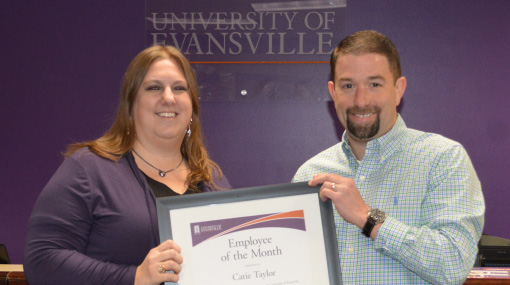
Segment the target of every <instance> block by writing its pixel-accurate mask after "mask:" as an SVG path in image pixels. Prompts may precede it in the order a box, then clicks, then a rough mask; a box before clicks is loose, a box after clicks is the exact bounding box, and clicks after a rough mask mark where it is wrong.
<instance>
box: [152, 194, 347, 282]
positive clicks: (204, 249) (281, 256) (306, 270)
mask: <svg viewBox="0 0 510 285" xmlns="http://www.w3.org/2000/svg"><path fill="white" fill-rule="evenodd" d="M231 191H237V190H230V191H226V192H231ZM202 195H203V196H206V195H204V194H198V195H196V196H202ZM317 195H318V194H317V193H315V192H313V191H312V192H311V193H306V194H302V195H293V196H285V197H271V198H260V199H255V200H248V201H242V200H240V201H238V200H237V199H236V201H234V202H226V203H213V204H206V205H197V206H190V207H184V208H178V209H171V208H170V209H167V210H166V213H165V215H167V218H168V219H169V224H170V225H171V226H170V231H171V235H172V237H171V238H172V239H173V240H174V241H175V242H177V243H178V244H179V245H180V246H181V249H182V251H181V255H182V256H183V259H184V262H183V264H182V271H181V273H180V274H179V282H178V284H179V285H199V284H208V285H214V284H239V285H248V284H254V285H255V284H257V285H261V284H262V285H284V284H301V285H308V284H339V283H332V282H330V276H329V274H328V272H329V268H328V260H327V257H326V254H327V253H326V247H325V243H324V232H323V223H322V218H321V211H320V203H321V202H320V201H318V197H317ZM191 196H195V195H191ZM200 204H201V203H200ZM159 215H161V212H160V209H158V216H159ZM160 227H161V225H160Z"/></svg>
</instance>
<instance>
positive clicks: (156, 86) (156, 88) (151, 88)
mask: <svg viewBox="0 0 510 285" xmlns="http://www.w3.org/2000/svg"><path fill="white" fill-rule="evenodd" d="M145 90H147V91H157V90H161V87H159V86H158V85H149V86H147V87H146V88H145Z"/></svg>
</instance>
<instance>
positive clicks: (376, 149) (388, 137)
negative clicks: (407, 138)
mask: <svg viewBox="0 0 510 285" xmlns="http://www.w3.org/2000/svg"><path fill="white" fill-rule="evenodd" d="M406 130H407V126H406V124H405V122H404V120H403V119H402V118H401V117H400V114H397V121H396V122H395V125H393V127H392V128H391V130H390V131H389V132H388V133H386V134H385V135H383V136H380V137H378V138H376V139H373V140H371V141H369V142H368V143H367V148H366V150H365V156H367V155H374V154H378V155H379V158H380V160H381V162H382V161H384V160H385V159H386V158H388V157H389V156H390V155H391V154H393V152H395V151H396V150H398V149H399V145H400V143H401V141H402V140H403V139H404V136H403V133H404V132H405V131H406ZM342 148H343V149H344V151H345V152H346V153H347V152H349V153H350V155H352V156H354V154H353V153H352V149H351V147H350V145H349V136H348V135H347V131H344V133H343V135H342Z"/></svg>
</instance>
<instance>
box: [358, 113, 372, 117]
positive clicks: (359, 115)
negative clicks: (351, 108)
mask: <svg viewBox="0 0 510 285" xmlns="http://www.w3.org/2000/svg"><path fill="white" fill-rule="evenodd" d="M353 115H354V116H356V117H358V118H367V117H370V116H372V115H375V113H368V114H353Z"/></svg>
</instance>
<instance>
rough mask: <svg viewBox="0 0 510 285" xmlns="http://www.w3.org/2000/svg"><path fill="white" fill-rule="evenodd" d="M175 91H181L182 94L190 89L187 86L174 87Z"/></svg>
mask: <svg viewBox="0 0 510 285" xmlns="http://www.w3.org/2000/svg"><path fill="white" fill-rule="evenodd" d="M174 90H175V91H181V92H184V91H187V90H188V87H187V86H184V85H177V86H175V87H174Z"/></svg>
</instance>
